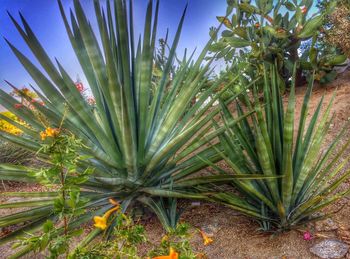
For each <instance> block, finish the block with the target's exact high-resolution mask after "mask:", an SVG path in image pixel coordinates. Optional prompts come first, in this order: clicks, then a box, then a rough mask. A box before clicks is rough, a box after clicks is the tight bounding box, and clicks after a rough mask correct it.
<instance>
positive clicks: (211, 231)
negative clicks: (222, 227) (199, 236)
mask: <svg viewBox="0 0 350 259" xmlns="http://www.w3.org/2000/svg"><path fill="white" fill-rule="evenodd" d="M201 229H202V231H203V232H204V233H205V234H207V235H208V237H213V236H215V235H216V233H217V232H218V231H219V225H218V224H217V223H214V224H209V225H206V226H203V227H202V228H201Z"/></svg>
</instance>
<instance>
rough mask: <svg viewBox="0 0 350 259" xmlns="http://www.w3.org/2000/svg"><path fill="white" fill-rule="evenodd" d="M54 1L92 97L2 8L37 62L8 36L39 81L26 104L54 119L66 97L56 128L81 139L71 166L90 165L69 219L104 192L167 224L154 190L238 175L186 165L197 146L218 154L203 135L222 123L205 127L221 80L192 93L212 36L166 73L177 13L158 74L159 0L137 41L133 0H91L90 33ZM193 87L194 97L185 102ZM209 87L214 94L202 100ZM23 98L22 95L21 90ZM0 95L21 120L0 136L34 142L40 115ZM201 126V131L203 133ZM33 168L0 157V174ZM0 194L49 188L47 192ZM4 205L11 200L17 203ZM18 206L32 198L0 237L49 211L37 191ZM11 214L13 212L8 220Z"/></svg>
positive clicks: (95, 207)
mask: <svg viewBox="0 0 350 259" xmlns="http://www.w3.org/2000/svg"><path fill="white" fill-rule="evenodd" d="M58 3H59V8H60V12H61V15H62V18H63V22H64V25H65V28H66V30H67V34H68V36H69V39H70V42H71V44H72V46H73V49H74V51H75V53H76V56H77V58H78V60H79V62H80V64H81V67H82V69H83V71H84V74H85V77H86V78H87V81H88V83H89V87H90V88H91V92H92V95H93V98H94V101H95V103H94V105H93V106H91V105H89V104H87V103H86V102H85V100H84V98H83V97H82V95H81V94H80V92H79V90H78V89H77V87H76V86H75V84H74V81H73V80H72V79H71V77H70V76H69V74H68V73H67V71H66V70H65V69H64V68H63V67H62V65H61V64H60V62H59V61H58V60H56V63H57V64H56V65H55V64H54V63H53V62H52V61H51V60H50V58H49V56H48V54H47V53H46V52H45V50H44V48H43V47H42V46H41V45H40V43H39V40H38V39H37V37H36V36H35V34H34V32H33V31H32V30H31V28H30V26H29V25H28V23H27V21H26V20H25V18H24V17H23V16H22V15H21V14H20V19H21V21H22V23H23V28H22V27H21V25H20V24H19V23H18V22H17V21H16V20H15V19H14V18H13V17H12V16H11V15H10V18H11V19H12V21H13V23H14V25H15V27H16V28H17V30H18V31H19V33H20V34H21V36H22V37H23V39H24V40H25V42H26V43H27V45H28V47H29V48H30V50H31V51H32V53H33V54H34V56H35V58H36V60H37V61H38V62H39V64H40V65H41V67H42V69H43V70H44V72H42V71H41V69H39V68H38V67H37V66H35V65H34V64H33V62H32V61H31V60H29V59H28V57H26V56H25V55H24V54H23V53H22V52H21V51H20V50H18V49H17V48H16V47H15V46H14V45H13V44H11V43H10V42H8V44H9V46H10V47H11V49H12V51H13V52H14V54H15V55H16V57H17V58H18V59H19V61H20V62H21V63H22V65H23V66H24V67H25V68H26V70H27V71H28V73H29V74H30V75H31V76H32V78H33V80H34V81H35V82H36V84H37V86H38V87H39V88H40V91H39V90H36V89H35V88H34V90H35V92H36V93H37V95H38V96H39V97H40V99H41V100H42V101H43V102H44V105H40V104H38V103H35V102H34V103H33V106H34V108H35V109H36V110H38V111H39V112H40V113H41V114H45V116H46V117H47V120H48V125H51V127H53V128H57V127H59V125H60V123H61V118H62V116H63V114H64V113H65V110H66V106H67V107H68V110H67V114H66V116H65V120H64V122H63V125H62V128H64V129H66V130H68V131H69V132H71V133H72V134H73V135H74V136H76V138H78V139H81V141H82V143H83V144H84V145H83V146H81V147H80V149H79V154H80V155H81V156H87V157H89V158H88V159H87V160H85V161H83V162H79V163H78V164H77V166H78V167H77V171H78V172H84V171H85V170H86V169H87V168H94V172H93V173H92V174H91V175H90V176H89V178H88V179H87V180H86V181H84V182H81V183H79V187H80V188H83V189H84V191H81V192H80V198H81V199H85V198H88V199H89V202H88V203H87V204H86V205H85V206H84V209H85V210H86V212H85V213H84V214H82V215H80V216H78V217H76V218H75V219H74V220H72V221H71V222H70V223H69V224H68V229H71V228H75V227H76V226H79V225H81V224H83V223H86V222H89V221H92V219H93V218H94V217H96V216H98V215H105V213H106V212H107V211H109V210H110V208H111V206H112V205H111V204H110V203H109V201H108V199H109V198H114V199H115V200H118V201H120V202H121V203H122V204H121V205H122V207H123V210H126V209H127V208H128V207H130V206H133V205H135V204H140V203H141V204H143V205H146V206H149V207H150V208H151V209H153V210H154V211H155V212H156V213H157V215H158V216H159V217H160V218H161V222H162V223H163V224H164V225H165V228H166V229H167V230H170V229H171V226H169V225H167V224H168V222H171V220H168V219H165V217H167V216H168V215H169V214H168V213H163V212H162V208H161V207H159V206H158V205H157V204H158V202H159V200H160V198H161V197H163V199H165V198H168V197H171V198H191V199H206V198H207V197H206V195H205V194H203V193H201V192H200V191H199V190H198V189H197V188H196V187H197V186H199V185H202V184H207V183H211V182H222V181H224V182H225V181H230V180H232V179H235V178H239V176H238V175H232V176H226V177H222V176H221V175H211V176H200V177H198V176H197V177H196V176H194V175H193V174H194V173H195V172H197V171H198V170H200V169H201V168H204V167H206V166H207V164H206V162H204V161H203V160H202V159H200V158H199V157H198V156H197V154H200V156H201V157H205V158H206V159H207V160H209V161H212V162H216V161H218V160H219V159H221V157H220V155H219V154H218V152H217V150H216V149H219V150H220V149H221V148H220V147H219V146H213V147H212V146H211V147H207V145H206V142H207V139H215V138H216V137H217V136H218V135H219V134H220V133H222V131H224V128H219V129H213V127H212V126H211V124H210V123H209V122H210V120H211V119H212V118H214V116H215V115H217V114H218V113H219V111H220V108H219V107H212V104H213V103H214V102H215V100H216V99H217V98H218V96H219V95H216V96H213V91H214V89H215V88H216V87H217V86H218V85H219V84H220V82H219V81H218V82H215V83H214V84H213V85H212V86H210V87H209V88H207V89H206V90H204V91H201V92H200V93H199V94H198V92H199V89H201V88H202V85H203V83H204V82H205V81H206V78H207V74H208V73H210V72H211V70H210V64H211V61H209V62H207V63H205V64H203V62H202V61H203V59H204V57H205V56H206V53H207V50H208V48H209V46H210V45H211V43H212V40H210V41H209V42H208V44H207V45H206V47H205V48H204V50H203V51H202V52H201V53H200V54H199V56H198V59H197V60H192V56H193V55H192V56H191V57H190V58H187V57H186V55H185V56H184V57H183V58H182V59H181V61H180V63H179V64H178V69H177V71H176V73H175V74H173V75H172V76H169V73H170V69H171V68H172V64H173V63H174V62H175V61H174V57H175V52H176V47H177V44H178V42H179V38H180V33H181V29H182V24H183V22H184V14H185V13H184V14H183V16H182V18H181V20H180V23H179V26H178V29H177V31H176V34H175V37H174V41H173V43H172V45H171V47H170V51H169V55H168V57H167V60H166V64H165V66H164V68H163V69H162V70H161V71H160V72H161V75H157V76H158V78H160V79H159V80H154V74H153V72H154V71H153V68H154V66H153V63H154V55H155V53H154V52H155V39H156V32H157V21H158V10H159V3H158V1H157V2H156V5H155V11H154V10H153V1H149V4H148V7H147V11H146V20H145V27H144V33H143V36H142V38H141V37H140V38H139V40H138V41H137V43H136V42H135V40H134V32H133V29H134V27H133V13H132V12H133V8H132V1H130V6H126V3H125V1H123V0H116V1H115V2H114V5H111V4H110V2H109V1H107V4H106V7H105V8H103V9H102V8H101V6H100V3H99V1H94V7H95V8H94V9H95V17H96V19H97V24H98V34H97V35H96V34H94V30H93V29H92V28H91V26H90V23H89V21H88V18H87V15H86V14H85V13H84V11H83V8H82V6H81V4H80V2H79V1H78V0H75V1H74V9H75V10H74V12H73V11H72V12H71V24H69V22H68V19H67V17H66V15H65V12H64V8H63V5H62V3H61V1H58ZM153 11H154V15H153ZM152 21H153V24H152ZM98 36H99V37H100V38H101V45H99V44H98V40H97V37H98ZM141 39H142V40H141ZM135 43H136V44H135ZM152 84H155V91H154V93H152V92H151V90H150V89H151V85H152ZM246 87H249V86H246ZM224 90H225V89H223V90H222V91H224ZM220 93H222V92H220ZM220 93H219V94H220ZM195 96H196V97H197V101H196V102H195V103H194V104H192V105H191V106H189V105H190V103H191V102H192V101H193V99H194V97H195ZM209 96H213V98H212V99H211V100H210V102H208V103H205V101H206V100H207V99H208V97H209ZM25 98H26V99H28V100H30V97H28V96H25ZM232 98H235V96H232ZM0 101H1V104H2V105H3V106H5V107H6V108H7V109H8V110H10V111H12V112H13V113H14V114H16V115H17V116H18V117H20V118H21V119H23V120H24V121H25V122H26V123H27V124H28V125H29V126H30V127H26V126H21V125H18V127H20V129H21V130H22V131H23V134H22V135H21V136H14V135H11V134H7V133H6V132H1V133H0V137H1V138H3V139H5V140H8V141H10V142H12V143H15V144H17V145H19V146H21V147H23V148H26V149H29V150H31V151H34V152H37V151H38V150H39V149H40V148H41V145H40V136H39V133H38V132H40V131H43V130H44V126H43V125H42V122H41V120H40V118H38V117H36V116H34V112H33V111H32V110H31V109H28V108H27V107H22V108H21V109H16V108H15V105H16V104H17V103H18V102H17V100H16V99H15V98H13V97H11V96H10V95H8V94H7V93H5V92H4V91H3V90H0ZM189 107H190V108H189ZM209 108H212V109H211V110H209ZM12 123H14V122H12ZM16 126H17V125H16ZM205 134H210V135H209V136H207V139H205V140H204V139H203V136H204V135H205ZM38 157H39V158H40V159H42V160H44V161H45V160H47V156H46V155H45V154H41V153H38ZM33 171H34V172H35V171H36V170H35V169H34V168H30V167H17V166H13V165H4V164H2V165H0V180H16V181H24V182H37V178H35V177H34V176H33V174H31V173H30V172H33ZM39 173H40V172H39ZM244 177H246V176H244ZM249 177H252V176H249ZM4 195H12V196H19V197H28V198H32V197H42V198H45V199H56V198H57V194H56V193H55V192H54V193H52V192H40V193H37V192H33V193H10V194H9V193H4ZM3 206H7V207H15V206H17V204H10V205H9V204H5V205H3ZM21 206H22V207H32V208H28V209H25V210H23V211H22V212H19V213H16V214H13V215H7V216H4V217H1V218H0V226H1V227H6V226H11V225H14V224H17V223H18V222H25V225H23V226H20V227H18V228H17V229H16V231H13V232H12V233H11V234H9V235H7V236H5V237H2V238H1V240H0V243H4V242H6V241H9V240H12V239H14V238H17V236H20V235H23V234H24V233H25V232H31V231H37V230H38V229H39V228H40V226H41V225H42V224H43V223H44V222H46V220H47V219H48V218H52V217H53V216H52V215H53V214H52V213H53V210H54V208H55V207H54V205H53V204H51V203H49V204H47V203H45V204H44V202H43V203H42V204H41V203H40V202H38V201H36V203H35V205H33V204H32V203H31V202H30V201H29V202H28V203H21ZM99 217H100V218H103V217H101V216H99ZM15 218H16V220H12V219H15ZM106 218H107V217H106ZM10 219H11V220H10ZM104 219H105V218H104ZM110 229H113V224H109V225H108V226H107V228H106V229H105V230H104V232H105V233H106V235H105V236H104V237H105V238H108V236H109V234H110V233H111V232H110ZM102 232H103V231H102V229H100V228H98V229H95V230H94V231H92V232H91V234H89V235H88V236H87V237H86V239H84V240H83V241H82V243H83V244H88V243H89V242H90V241H91V240H92V239H93V238H94V237H96V236H97V235H98V234H100V233H102Z"/></svg>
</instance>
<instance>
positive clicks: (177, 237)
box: [148, 223, 198, 259]
mask: <svg viewBox="0 0 350 259" xmlns="http://www.w3.org/2000/svg"><path fill="white" fill-rule="evenodd" d="M189 230H190V225H189V224H187V223H180V224H178V225H177V227H176V228H175V229H173V230H172V231H171V232H169V233H167V235H165V236H163V238H162V240H161V242H160V244H159V246H156V247H154V248H153V249H152V250H151V251H149V252H148V256H150V258H153V257H157V256H161V255H168V254H169V250H170V248H171V249H173V250H174V251H176V253H177V254H178V258H179V259H187V258H188V259H195V258H198V257H197V254H196V253H195V251H194V249H193V248H192V246H191V244H190V237H191V234H190V232H189Z"/></svg>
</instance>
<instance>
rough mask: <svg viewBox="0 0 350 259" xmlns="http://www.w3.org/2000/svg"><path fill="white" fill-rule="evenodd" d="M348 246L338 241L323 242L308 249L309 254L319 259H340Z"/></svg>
mask: <svg viewBox="0 0 350 259" xmlns="http://www.w3.org/2000/svg"><path fill="white" fill-rule="evenodd" d="M348 250H349V246H348V245H347V244H345V243H343V242H341V241H339V240H332V239H327V240H323V241H321V242H319V243H317V244H316V245H314V246H313V247H311V248H310V252H311V253H313V254H314V255H317V256H318V257H320V258H324V259H330V258H342V257H344V256H345V254H346V253H347V252H348Z"/></svg>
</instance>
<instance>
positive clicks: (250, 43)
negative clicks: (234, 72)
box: [210, 0, 338, 90]
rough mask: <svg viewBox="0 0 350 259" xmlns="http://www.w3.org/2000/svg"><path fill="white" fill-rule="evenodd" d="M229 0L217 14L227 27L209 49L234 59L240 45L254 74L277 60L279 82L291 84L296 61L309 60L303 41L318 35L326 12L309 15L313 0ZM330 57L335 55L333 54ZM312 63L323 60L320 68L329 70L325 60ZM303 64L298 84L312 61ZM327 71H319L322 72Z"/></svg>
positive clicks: (250, 71)
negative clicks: (220, 12)
mask: <svg viewBox="0 0 350 259" xmlns="http://www.w3.org/2000/svg"><path fill="white" fill-rule="evenodd" d="M227 3H228V7H227V12H226V16H218V17H217V18H218V20H219V21H220V22H222V23H223V24H224V25H225V30H223V31H222V34H221V38H220V39H219V40H218V41H217V42H216V43H215V44H213V45H212V46H211V49H210V50H211V51H212V52H214V53H217V57H223V58H225V60H227V61H232V60H234V59H235V57H234V56H235V55H236V53H238V52H237V49H240V50H244V51H243V53H246V56H247V59H246V62H247V63H248V64H249V66H250V67H251V69H249V70H248V71H247V72H246V73H248V75H249V76H251V77H252V78H255V77H256V76H255V77H254V75H256V74H257V75H263V73H264V69H266V66H264V63H269V64H272V65H274V64H275V63H277V67H278V75H279V77H278V79H279V80H281V81H282V82H283V83H280V84H279V85H280V86H281V88H282V90H283V89H284V88H285V85H289V80H290V77H291V75H292V70H293V65H294V64H295V63H296V62H297V61H299V60H304V61H305V62H308V60H307V58H308V52H307V53H306V55H304V56H301V55H300V53H299V51H301V50H302V49H301V48H300V47H301V45H302V43H304V42H307V41H308V40H310V39H311V38H316V37H317V36H318V34H319V33H320V32H319V29H320V28H321V26H322V24H323V19H324V16H325V15H326V13H323V14H322V15H316V14H315V15H313V16H311V17H308V14H309V10H310V9H311V7H312V4H313V1H312V0H303V1H296V0H293V1H285V0H279V1H273V0H267V1H265V0H257V1H255V4H253V3H251V1H238V0H228V1H227ZM330 8H331V7H329V9H330ZM284 10H286V11H284ZM315 50H316V49H313V51H312V52H314V51H315ZM239 53H240V52H239ZM240 55H242V53H241V54H240ZM311 55H313V56H314V55H315V53H312V54H311ZM331 58H333V59H334V57H333V56H332V57H331ZM311 63H312V65H313V66H315V65H317V64H320V66H319V69H320V70H322V71H324V72H328V67H327V69H325V68H324V66H323V65H324V63H322V64H321V63H317V62H316V63H315V62H314V60H311ZM300 64H301V65H300V67H298V69H297V73H296V83H297V85H302V84H303V83H304V80H303V78H302V72H303V70H305V69H306V68H307V69H309V66H308V65H309V63H306V64H304V63H302V62H300ZM337 64H338V63H337ZM333 66H334V65H333ZM325 74H326V73H320V75H322V76H325Z"/></svg>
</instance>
